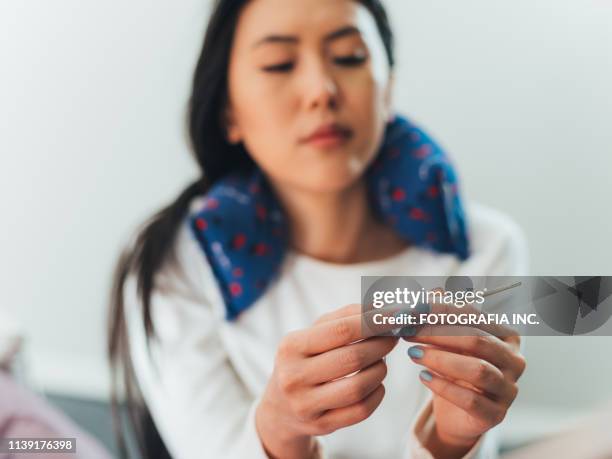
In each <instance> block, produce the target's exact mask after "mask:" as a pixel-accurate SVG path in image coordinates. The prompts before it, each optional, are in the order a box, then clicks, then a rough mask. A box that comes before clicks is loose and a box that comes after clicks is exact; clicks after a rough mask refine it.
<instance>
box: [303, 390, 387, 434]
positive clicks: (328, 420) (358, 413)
mask: <svg viewBox="0 0 612 459" xmlns="http://www.w3.org/2000/svg"><path fill="white" fill-rule="evenodd" d="M384 396H385V386H383V385H382V384H380V385H379V386H378V387H377V388H376V390H374V392H372V393H371V394H370V395H368V396H367V397H366V398H365V399H363V400H361V401H359V402H357V403H353V404H352V405H349V406H345V407H342V408H335V409H333V410H328V411H326V412H324V413H323V414H322V415H321V416H320V417H319V418H318V419H317V420H316V421H314V424H315V426H316V430H317V432H318V434H319V435H325V434H328V433H332V432H334V431H335V430H337V429H340V428H342V427H348V426H351V425H354V424H358V423H360V422H361V421H363V420H365V419H367V418H369V417H370V415H371V414H372V413H373V412H374V410H376V408H378V405H380V402H382V400H383V398H384Z"/></svg>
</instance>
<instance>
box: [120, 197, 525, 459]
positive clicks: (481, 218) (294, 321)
mask: <svg viewBox="0 0 612 459" xmlns="http://www.w3.org/2000/svg"><path fill="white" fill-rule="evenodd" d="M197 207H198V200H197V199H196V200H194V202H193V205H192V211H193V210H195V209H196V208H197ZM466 214H467V219H468V225H469V230H470V236H471V249H472V255H471V257H470V258H469V259H468V260H466V261H464V262H461V261H459V260H458V259H457V258H456V257H454V256H452V255H443V254H438V253H434V252H432V251H429V250H426V249H421V248H415V247H411V248H408V249H407V250H404V251H403V252H401V253H399V254H397V255H394V256H392V257H390V258H387V259H385V260H381V261H374V262H365V263H356V264H349V265H341V264H334V263H329V262H323V261H320V260H316V259H314V258H310V257H308V256H304V255H302V254H298V253H295V252H290V253H289V254H288V255H287V257H286V259H285V262H284V263H285V264H284V266H283V271H282V275H281V277H280V279H279V280H278V281H277V282H276V283H274V284H272V285H271V286H270V287H269V289H268V291H267V292H266V293H265V294H264V296H263V297H262V298H260V299H259V300H258V301H257V302H256V303H255V304H254V305H252V306H251V308H250V309H248V310H247V311H245V312H243V313H242V314H241V315H240V317H239V319H238V320H237V321H236V322H233V323H232V322H228V321H226V320H225V318H224V316H225V310H224V305H223V301H222V298H221V296H220V291H219V290H218V287H217V285H216V282H215V279H214V277H213V274H212V271H211V269H210V266H209V265H208V263H207V262H206V259H205V256H204V254H203V252H202V250H201V249H200V247H199V246H198V243H197V241H196V240H195V239H194V237H193V236H192V234H191V232H190V230H189V228H188V227H187V225H186V224H185V225H183V227H182V228H181V229H180V232H179V235H178V238H177V241H176V244H175V258H174V260H173V261H171V262H168V263H167V264H166V265H165V267H164V268H163V269H162V270H161V271H160V273H159V275H158V277H157V278H156V286H157V288H156V290H155V291H154V294H153V297H152V317H153V321H154V326H155V328H156V333H157V337H156V338H155V339H153V340H152V341H151V347H150V351H151V352H150V354H149V353H148V352H147V348H146V344H145V335H144V327H143V325H142V314H141V312H140V311H141V308H140V304H139V302H138V300H137V298H136V289H135V280H134V278H133V277H132V278H129V279H128V282H127V283H126V290H125V301H126V319H127V322H128V333H129V342H130V348H131V352H132V358H133V364H134V369H135V373H136V377H137V381H138V383H139V385H140V389H141V391H142V393H143V397H144V399H145V402H146V403H147V406H148V408H149V410H150V412H151V415H152V417H153V419H154V421H155V424H156V426H157V428H158V430H159V432H160V435H161V437H162V439H163V440H164V442H165V444H166V445H167V448H168V450H169V452H170V453H171V454H172V456H173V457H175V458H177V459H208V458H211V459H222V458H232V459H247V458H248V459H260V458H261V459H264V458H267V455H266V454H265V452H264V449H263V447H262V445H261V442H260V440H259V437H258V435H257V431H256V429H255V421H254V413H255V408H256V406H257V403H258V401H259V397H261V395H262V393H263V391H264V388H265V386H266V383H267V381H268V377H269V375H270V374H271V372H272V369H273V363H274V356H275V353H276V347H277V345H278V343H279V341H280V340H281V338H282V337H283V336H284V335H285V334H286V333H287V332H289V331H291V330H295V329H300V328H305V327H308V326H310V325H311V324H312V323H313V322H314V321H315V320H316V319H317V318H318V317H319V316H321V315H322V314H323V313H325V312H328V311H330V310H334V309H337V308H339V307H340V306H343V305H346V304H349V303H359V302H360V295H361V291H360V288H361V287H360V286H361V284H360V276H367V275H369V276H378V275H406V276H446V275H474V276H477V275H503V276H511V275H526V273H527V265H528V258H527V257H528V252H527V245H526V242H525V238H524V236H523V233H522V231H521V230H520V228H519V227H518V226H517V225H516V224H515V223H514V222H513V220H511V219H510V218H508V217H507V216H505V215H503V214H501V213H499V212H497V211H494V210H492V209H490V208H486V207H484V206H481V205H475V204H471V205H468V206H467V208H466ZM407 347H408V345H407V343H406V342H404V341H402V340H400V342H399V343H398V345H397V346H396V347H395V348H394V349H393V351H392V352H391V353H390V354H389V355H388V356H387V358H386V362H387V365H388V373H387V376H386V378H385V380H384V385H385V389H386V394H385V398H384V399H383V401H382V403H381V404H380V406H379V407H378V408H377V410H376V411H375V412H374V413H373V414H372V415H371V416H370V418H368V419H366V420H365V421H363V422H361V423H359V424H356V425H354V426H350V427H347V428H344V429H339V430H337V431H336V432H334V433H332V434H330V435H326V436H322V437H318V440H319V442H320V445H321V450H322V454H323V457H325V458H330V459H332V458H333V459H344V458H351V459H360V458H364V459H365V458H387V459H392V458H412V459H430V458H432V456H431V454H430V453H429V452H428V451H427V450H425V449H424V448H423V446H422V443H421V440H420V439H422V438H425V437H424V436H425V435H427V434H428V431H429V430H430V429H431V428H432V423H433V421H434V420H433V416H432V414H431V403H430V400H431V399H430V392H429V390H428V389H427V388H426V387H425V386H424V385H423V384H422V383H421V382H420V381H419V377H418V373H419V371H420V370H421V369H422V367H420V366H417V365H416V364H415V363H413V362H412V361H411V360H410V358H409V357H408V356H407V355H406V349H407ZM493 430H494V431H493V432H489V433H487V434H486V435H484V436H483V438H482V439H481V440H480V441H479V442H478V443H477V444H476V446H475V447H474V448H473V449H472V450H471V451H470V452H469V453H468V454H467V455H466V456H465V457H466V458H473V457H474V458H475V457H478V458H485V457H486V458H490V457H496V454H495V452H494V450H495V441H494V439H493V437H494V434H495V431H496V430H497V428H496V429H493ZM492 434H493V435H492Z"/></svg>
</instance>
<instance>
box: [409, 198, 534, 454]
mask: <svg viewBox="0 0 612 459" xmlns="http://www.w3.org/2000/svg"><path fill="white" fill-rule="evenodd" d="M470 213H471V221H472V228H471V229H472V231H473V236H474V242H475V244H474V254H473V258H472V259H471V260H468V261H467V262H466V263H465V264H464V266H463V267H461V268H460V269H461V271H463V272H465V274H466V275H474V274H475V275H486V276H526V275H527V274H528V271H529V249H528V245H527V239H526V237H525V234H524V232H523V230H522V229H521V228H520V226H519V225H518V224H516V223H515V222H514V220H512V219H511V218H509V217H508V216H506V215H504V214H502V213H501V212H498V211H496V210H493V209H489V208H487V207H485V206H482V205H477V204H472V206H471V207H470ZM476 264H478V265H481V266H485V267H486V268H485V270H484V272H479V271H475V270H473V269H472V266H473V265H476ZM481 270H482V268H481ZM481 270H480V271H481ZM523 350H524V337H523V339H522V340H521V351H523ZM502 427H503V426H502V424H500V425H498V426H495V427H494V428H493V429H491V430H489V431H488V432H487V433H486V434H484V435H482V436H481V437H480V439H479V440H478V442H477V443H476V444H475V445H474V446H473V447H472V449H470V450H469V451H468V452H467V453H466V455H465V456H463V458H462V459H493V458H497V457H498V454H497V449H498V447H497V445H498V443H499V436H500V433H501V431H502ZM433 428H435V418H434V416H433V412H432V396H431V393H430V395H429V397H428V398H427V400H426V402H425V404H424V405H423V407H422V408H421V410H420V411H419V413H418V414H417V416H416V417H415V420H414V421H413V423H412V426H411V429H410V439H409V447H408V449H407V450H406V456H405V459H434V458H433V456H432V454H431V453H430V452H429V451H428V450H427V449H426V448H425V446H424V443H425V442H426V439H427V438H428V437H429V435H430V434H431V432H432V429H433Z"/></svg>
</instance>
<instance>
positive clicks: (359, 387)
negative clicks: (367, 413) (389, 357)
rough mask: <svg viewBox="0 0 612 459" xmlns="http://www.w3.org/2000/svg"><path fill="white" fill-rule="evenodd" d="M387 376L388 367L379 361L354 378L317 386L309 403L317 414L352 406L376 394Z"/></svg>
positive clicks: (310, 394) (311, 394)
mask: <svg viewBox="0 0 612 459" xmlns="http://www.w3.org/2000/svg"><path fill="white" fill-rule="evenodd" d="M385 376H387V365H386V364H385V362H383V361H382V360H378V361H377V362H375V363H374V364H372V365H370V366H369V367H367V368H364V369H363V370H361V371H359V372H358V373H355V374H354V375H352V376H348V377H345V378H340V379H336V380H335V381H331V382H328V383H325V384H321V385H319V386H316V387H315V388H314V389H313V390H311V391H310V392H309V396H308V399H307V403H308V404H309V406H314V407H315V412H317V413H322V412H323V411H327V410H329V409H334V408H342V407H344V406H349V405H352V404H354V403H357V402H359V401H361V400H363V399H365V398H366V397H367V396H368V395H370V394H371V393H372V392H374V391H375V390H376V388H377V387H378V386H379V385H380V384H381V383H382V382H383V380H384V379H385Z"/></svg>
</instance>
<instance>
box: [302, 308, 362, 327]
mask: <svg viewBox="0 0 612 459" xmlns="http://www.w3.org/2000/svg"><path fill="white" fill-rule="evenodd" d="M361 310H362V306H361V305H360V304H359V303H353V304H348V305H346V306H342V307H341V308H338V309H335V310H333V311H330V312H327V313H325V314H323V315H322V316H320V317H319V318H318V319H317V320H316V321H315V322H314V324H313V325H318V324H322V323H324V322H329V321H331V320H335V319H339V318H341V317H347V316H355V315H358V314H361Z"/></svg>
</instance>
